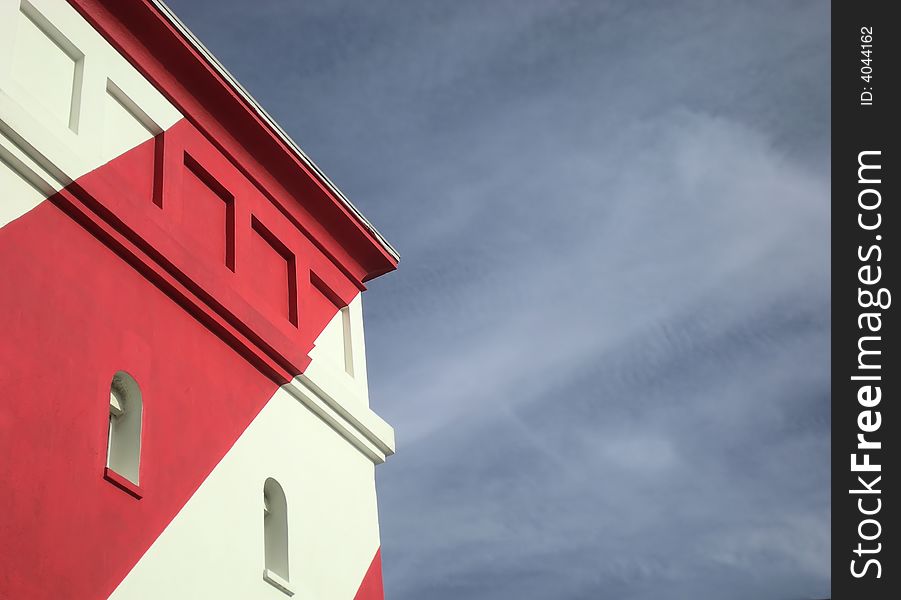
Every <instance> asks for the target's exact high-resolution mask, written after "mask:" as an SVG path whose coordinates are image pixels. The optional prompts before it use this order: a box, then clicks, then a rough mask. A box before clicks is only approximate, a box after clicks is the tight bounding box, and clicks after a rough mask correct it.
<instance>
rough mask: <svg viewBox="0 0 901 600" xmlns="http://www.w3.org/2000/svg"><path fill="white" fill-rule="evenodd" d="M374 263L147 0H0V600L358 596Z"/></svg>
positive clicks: (377, 571)
mask: <svg viewBox="0 0 901 600" xmlns="http://www.w3.org/2000/svg"><path fill="white" fill-rule="evenodd" d="M397 260H398V255H397V253H396V252H395V251H394V249H393V248H392V247H391V245H390V244H389V243H388V242H387V241H386V240H385V239H384V238H383V237H382V236H381V235H380V234H379V233H378V231H376V230H375V228H374V227H373V226H372V225H371V224H370V223H369V222H368V221H367V220H366V218H365V217H364V216H363V215H362V214H361V213H360V212H359V211H358V210H357V209H356V208H355V207H354V206H353V205H352V204H351V203H350V201H349V200H348V199H347V198H346V197H345V196H344V195H343V194H342V193H341V192H340V191H339V190H338V189H337V188H336V187H335V186H334V185H333V184H332V183H331V182H330V181H329V179H328V178H327V177H326V176H325V175H324V174H323V173H322V172H321V171H320V170H319V169H318V168H317V167H316V165H315V164H313V163H312V162H311V161H310V159H309V158H308V157H307V156H306V155H305V154H304V153H303V152H302V151H301V150H300V148H298V146H297V145H296V144H295V143H294V142H293V141H292V140H291V139H290V138H289V137H288V136H287V135H286V134H285V132H284V131H283V130H282V129H281V128H280V127H279V126H278V125H277V124H276V123H275V122H274V121H273V120H272V119H271V118H270V117H269V115H267V114H266V112H265V111H264V110H263V109H262V108H261V107H260V106H259V105H258V104H257V103H256V101H254V99H253V98H252V97H250V95H249V94H248V93H247V92H246V91H245V90H244V89H243V88H242V87H241V85H240V84H239V83H238V82H236V81H235V79H234V78H233V77H232V76H231V75H230V74H229V73H228V71H226V69H225V68H224V67H223V66H222V65H221V64H220V63H219V62H218V61H217V60H216V59H215V58H214V57H213V56H212V55H211V54H210V53H209V52H208V51H207V50H206V48H204V46H203V45H202V44H201V43H200V42H199V41H198V40H197V39H196V38H195V37H194V36H193V35H192V34H191V32H190V31H188V29H187V28H186V27H185V26H184V25H183V24H182V23H181V22H180V21H179V20H178V18H177V17H176V16H175V15H174V14H173V13H172V12H171V11H170V10H169V9H168V8H167V7H166V6H165V5H164V4H163V3H162V2H159V1H158V0H0V598H4V599H6V598H8V599H11V600H34V599H43V598H48V599H49V598H52V599H54V600H59V599H75V600H81V599H94V598H108V597H111V598H114V599H117V600H132V599H188V598H197V599H213V598H216V599H231V598H234V599H242V600H243V599H248V598H261V599H264V598H270V599H277V598H284V597H286V596H287V597H294V598H298V599H311V600H312V599H315V600H329V599H334V600H354V599H357V600H375V599H381V598H382V584H381V562H380V554H379V528H378V513H377V505H376V492H375V479H374V472H375V466H376V465H378V464H379V463H382V462H384V460H385V458H386V457H387V456H389V455H390V454H392V453H393V451H394V433H393V430H392V429H391V427H390V426H389V425H388V424H387V423H385V421H383V420H382V419H381V418H379V417H378V416H377V415H376V414H375V413H374V412H373V411H372V410H371V409H370V407H369V396H368V391H367V381H366V360H365V350H364V335H363V313H362V308H361V293H362V292H363V291H364V290H365V289H366V282H367V281H368V280H370V279H372V278H374V277H377V276H379V275H382V274H385V273H387V272H389V271H391V270H393V269H394V268H395V267H396V265H397Z"/></svg>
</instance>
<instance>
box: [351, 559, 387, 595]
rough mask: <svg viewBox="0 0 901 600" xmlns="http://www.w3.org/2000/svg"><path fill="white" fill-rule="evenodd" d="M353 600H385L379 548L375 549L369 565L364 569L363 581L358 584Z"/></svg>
mask: <svg viewBox="0 0 901 600" xmlns="http://www.w3.org/2000/svg"><path fill="white" fill-rule="evenodd" d="M354 600H385V592H384V587H383V586H382V549H381V548H379V549H378V550H376V551H375V556H374V557H373V559H372V563H371V564H370V565H369V569H368V570H367V571H366V576H365V577H363V582H362V583H361V584H360V589H358V590H357V595H356V596H354Z"/></svg>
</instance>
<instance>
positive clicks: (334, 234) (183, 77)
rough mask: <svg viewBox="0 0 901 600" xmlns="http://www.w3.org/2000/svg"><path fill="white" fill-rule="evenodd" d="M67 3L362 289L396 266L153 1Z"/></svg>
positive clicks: (86, 1)
mask: <svg viewBox="0 0 901 600" xmlns="http://www.w3.org/2000/svg"><path fill="white" fill-rule="evenodd" d="M69 2H70V3H71V4H72V6H74V7H75V8H76V9H77V10H78V11H79V12H80V13H81V14H82V16H84V17H85V19H87V20H88V21H89V22H90V23H91V24H92V25H93V26H94V28H95V29H97V30H98V31H99V32H100V33H101V34H103V35H104V36H105V37H106V38H107V40H108V41H109V42H110V43H111V44H112V45H113V46H115V47H116V48H117V49H118V50H119V52H120V53H121V54H122V55H123V56H124V57H125V58H127V59H128V60H129V61H130V62H131V63H132V64H133V65H134V66H135V67H136V68H137V69H138V70H139V71H140V72H141V73H142V74H143V75H144V76H145V77H146V78H147V79H148V80H149V81H150V82H151V83H153V84H154V85H155V86H156V87H157V89H159V91H160V92H161V93H163V94H164V95H165V96H166V97H167V98H168V99H169V100H170V101H171V102H172V103H173V104H174V105H175V106H176V107H177V108H178V109H179V110H180V111H181V112H182V114H184V115H185V117H186V118H187V119H188V120H189V121H190V122H191V123H192V124H193V125H194V126H195V127H196V128H197V129H199V130H200V131H201V132H202V133H203V134H204V136H205V137H207V139H209V141H210V142H211V143H213V144H214V145H215V146H217V148H218V149H219V150H220V151H221V152H223V154H225V155H226V156H228V157H229V158H230V160H231V161H232V162H233V163H234V164H235V165H236V166H238V167H239V168H240V169H241V170H242V171H244V172H245V175H246V176H247V177H248V178H250V179H251V180H252V181H254V182H256V183H257V184H258V185H259V184H261V185H260V187H261V188H263V189H265V190H266V191H267V196H269V198H270V199H271V200H272V201H273V203H274V204H275V205H276V206H277V207H278V208H279V210H281V211H282V212H283V213H285V214H286V216H289V218H291V220H292V222H293V223H294V224H295V225H296V226H299V227H301V228H302V230H303V231H304V232H305V233H307V234H308V235H309V236H310V237H311V239H313V240H314V241H315V243H316V244H317V245H320V246H321V247H322V249H323V251H324V252H325V253H326V254H327V255H328V256H329V257H330V258H332V260H333V261H334V262H336V264H338V265H340V267H341V268H342V270H344V271H345V272H346V273H348V274H349V275H350V274H352V280H354V281H356V282H357V284H358V285H359V286H360V288H361V289H363V286H362V284H363V282H365V281H368V280H370V279H373V278H374V277H377V276H379V275H381V274H384V273H387V272H389V271H391V270H393V269H394V268H396V266H397V260H396V259H395V258H394V257H393V256H391V255H390V254H389V252H388V251H387V250H386V249H385V247H384V246H383V245H382V244H381V243H380V242H379V241H378V240H377V239H376V238H375V236H374V235H373V234H372V233H371V232H370V231H369V230H368V229H367V228H366V227H365V226H364V225H363V223H362V222H361V221H360V220H359V219H358V218H357V217H356V216H355V215H354V214H352V213H351V212H350V211H349V210H348V208H347V207H346V206H344V204H343V202H341V201H340V200H339V199H338V198H337V197H336V196H335V195H334V194H333V193H332V192H331V191H330V190H329V189H328V186H327V185H326V184H325V182H323V181H322V180H321V179H320V178H319V177H318V176H317V175H316V174H315V173H314V172H313V171H312V170H311V169H310V168H309V167H308V166H307V165H306V164H305V163H304V162H303V161H302V160H301V158H300V157H299V156H298V155H297V153H295V152H294V150H293V149H291V148H290V147H289V146H287V145H286V143H285V142H284V141H283V140H282V139H281V137H280V136H279V135H277V134H276V133H275V132H274V131H273V130H272V128H271V127H270V126H269V125H268V124H267V123H266V122H264V121H263V120H262V119H261V118H260V115H259V114H258V113H257V112H256V110H255V109H254V108H253V107H252V106H251V105H250V104H248V102H247V101H246V100H245V99H244V98H243V97H242V96H240V95H239V94H238V93H236V91H235V90H234V88H233V87H232V86H231V85H230V84H229V83H228V82H227V81H226V80H225V79H223V77H222V76H221V75H220V74H219V73H218V72H217V71H216V70H215V69H214V68H213V67H212V66H211V65H210V63H209V62H208V61H207V59H206V58H205V57H204V56H203V55H202V54H200V53H199V52H198V51H197V49H196V48H194V46H193V45H192V44H191V43H190V42H188V40H186V39H185V38H184V36H183V35H182V34H181V33H180V32H179V31H178V30H176V29H175V28H174V27H173V25H172V24H171V23H170V22H169V20H168V19H167V18H166V17H165V16H164V15H163V14H161V13H160V12H159V10H158V9H157V8H156V6H154V5H153V3H152V2H150V1H149V0H69ZM249 149H252V151H251V150H249ZM301 223H303V224H304V225H306V227H303V226H301V225H300V224H301Z"/></svg>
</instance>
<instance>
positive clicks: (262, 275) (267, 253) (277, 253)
mask: <svg viewBox="0 0 901 600" xmlns="http://www.w3.org/2000/svg"><path fill="white" fill-rule="evenodd" d="M251 228H252V229H253V235H252V236H251V241H250V248H249V250H250V252H249V256H248V261H247V262H248V266H247V268H248V273H249V275H250V279H251V280H252V281H253V287H254V290H255V291H256V293H257V294H258V295H259V296H260V297H261V298H262V299H263V300H264V301H265V302H266V303H267V304H268V305H269V306H271V307H272V308H274V309H275V310H277V311H278V312H279V314H280V315H281V316H283V317H284V318H286V319H288V320H289V321H290V322H291V323H292V324H293V325H295V326H296V325H297V266H296V261H295V258H294V254H293V253H292V252H291V251H290V250H289V249H288V247H287V246H285V244H283V243H282V242H281V241H280V240H279V239H278V238H276V237H275V235H274V234H272V232H270V231H269V230H268V229H267V228H266V227H265V226H264V225H263V224H262V223H261V222H260V221H259V220H258V219H257V218H256V217H251Z"/></svg>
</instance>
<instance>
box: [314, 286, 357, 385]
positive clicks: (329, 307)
mask: <svg viewBox="0 0 901 600" xmlns="http://www.w3.org/2000/svg"><path fill="white" fill-rule="evenodd" d="M310 282H311V283H312V284H313V285H312V288H313V290H315V292H314V293H313V297H312V298H310V304H311V307H312V309H313V310H315V311H323V313H324V314H334V316H333V317H332V318H331V320H329V322H328V325H326V326H325V329H323V330H322V333H320V334H319V337H318V338H316V348H317V350H318V351H319V356H320V357H322V358H325V360H326V361H328V363H329V364H330V365H331V366H332V367H334V368H335V369H341V370H343V371H345V372H346V373H347V374H348V375H350V376H351V377H353V374H354V370H353V354H352V346H351V331H350V310H349V308H348V307H347V306H344V303H343V302H342V301H341V298H339V297H338V295H337V294H335V293H334V292H333V291H332V290H331V289H329V287H328V286H327V285H326V284H325V282H324V281H322V279H321V278H320V277H319V276H318V275H316V274H315V273H312V272H311V273H310Z"/></svg>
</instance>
